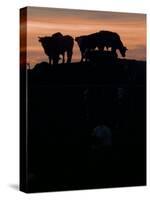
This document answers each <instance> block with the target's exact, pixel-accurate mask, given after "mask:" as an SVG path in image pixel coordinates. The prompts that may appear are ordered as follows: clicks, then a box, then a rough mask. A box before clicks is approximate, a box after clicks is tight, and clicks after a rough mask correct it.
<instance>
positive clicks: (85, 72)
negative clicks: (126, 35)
mask: <svg viewBox="0 0 150 200" xmlns="http://www.w3.org/2000/svg"><path fill="white" fill-rule="evenodd" d="M109 56H110V55H109V53H104V55H102V56H100V57H99V59H100V60H98V57H94V59H93V60H92V61H89V62H78V63H64V64H56V65H49V64H48V63H47V62H42V63H39V64H37V65H36V66H35V67H34V68H33V69H32V70H28V71H27V72H26V73H25V71H23V70H22V71H21V80H23V78H25V77H26V78H27V80H28V91H27V95H28V107H27V109H28V112H27V113H28V159H29V161H28V165H29V167H28V172H29V180H28V189H27V190H28V191H29V192H30V191H32V192H33V191H49V190H51V191H57V190H68V189H69V190H70V189H73V190H74V189H88V188H103V187H121V186H133V185H134V186H136V185H145V184H146V176H145V173H146V169H145V168H146V163H145V162H146V85H145V84H146V63H145V62H144V61H136V60H126V59H116V58H115V59H110V58H109ZM108 58H109V59H108ZM95 59H97V60H95Z"/></svg>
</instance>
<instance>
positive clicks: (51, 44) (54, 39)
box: [39, 32, 74, 64]
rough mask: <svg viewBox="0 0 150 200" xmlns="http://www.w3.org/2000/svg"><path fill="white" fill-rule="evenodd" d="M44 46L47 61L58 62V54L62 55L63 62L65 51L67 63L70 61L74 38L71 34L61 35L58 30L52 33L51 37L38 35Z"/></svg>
mask: <svg viewBox="0 0 150 200" xmlns="http://www.w3.org/2000/svg"><path fill="white" fill-rule="evenodd" d="M39 42H41V44H42V47H43V48H44V52H45V54H46V55H47V56H48V57H49V63H50V64H51V61H53V64H58V61H59V59H60V58H59V56H60V55H62V56H63V63H64V62H65V52H66V53H67V63H70V62H71V58H72V54H73V45H74V40H73V38H72V37H71V36H69V35H65V36H63V35H62V34H61V33H60V32H58V33H55V34H53V35H52V36H51V37H39Z"/></svg>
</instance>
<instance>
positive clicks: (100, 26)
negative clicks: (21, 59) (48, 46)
mask: <svg viewBox="0 0 150 200" xmlns="http://www.w3.org/2000/svg"><path fill="white" fill-rule="evenodd" d="M100 30H109V31H113V32H117V33H118V34H119V35H120V37H121V40H122V42H123V44H124V45H125V46H127V48H128V52H127V56H126V58H130V59H137V60H146V15H144V14H130V13H115V12H102V11H83V10H68V9H54V8H53V9H51V8H34V7H29V8H28V10H27V62H28V63H30V65H31V66H32V67H34V65H35V64H36V63H38V62H41V61H47V62H48V57H47V56H46V55H45V53H44V51H43V48H42V46H41V44H40V43H39V41H38V36H50V35H51V34H53V33H55V32H61V33H62V34H64V35H66V34H67V35H68V34H69V35H71V36H73V37H76V36H80V35H88V34H91V33H95V32H98V31H100ZM118 55H119V57H120V54H119V53H118ZM79 60H80V51H79V48H78V45H77V43H76V42H75V44H74V49H73V57H72V62H77V61H79Z"/></svg>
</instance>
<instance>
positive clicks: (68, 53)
mask: <svg viewBox="0 0 150 200" xmlns="http://www.w3.org/2000/svg"><path fill="white" fill-rule="evenodd" d="M72 54H73V52H72V51H68V52H67V63H71V58H72Z"/></svg>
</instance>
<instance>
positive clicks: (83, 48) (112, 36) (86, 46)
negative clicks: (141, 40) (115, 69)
mask: <svg viewBox="0 0 150 200" xmlns="http://www.w3.org/2000/svg"><path fill="white" fill-rule="evenodd" d="M75 41H76V42H77V43H78V45H79V48H80V52H81V61H83V59H84V58H85V60H86V52H88V51H91V50H94V49H96V48H98V49H99V50H101V51H103V50H104V48H105V47H106V48H107V50H108V48H109V47H110V48H111V51H112V53H113V55H115V54H116V50H117V49H118V50H119V51H120V53H121V55H122V56H123V57H125V53H126V50H127V48H126V47H125V46H124V45H123V43H122V41H121V39H120V36H119V35H118V34H117V33H115V32H111V31H100V32H96V33H93V34H90V35H84V36H80V37H76V38H75ZM116 55H117V54H116Z"/></svg>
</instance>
